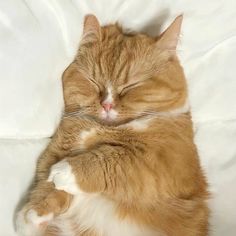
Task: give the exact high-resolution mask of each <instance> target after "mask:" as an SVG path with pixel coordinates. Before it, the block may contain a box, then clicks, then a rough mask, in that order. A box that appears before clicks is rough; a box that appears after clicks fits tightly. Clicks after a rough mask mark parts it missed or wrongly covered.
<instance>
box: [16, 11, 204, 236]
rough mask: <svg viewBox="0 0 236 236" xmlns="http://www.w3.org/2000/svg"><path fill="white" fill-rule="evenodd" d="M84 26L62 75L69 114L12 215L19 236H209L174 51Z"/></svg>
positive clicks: (170, 40) (172, 36)
mask: <svg viewBox="0 0 236 236" xmlns="http://www.w3.org/2000/svg"><path fill="white" fill-rule="evenodd" d="M182 18H183V17H182V16H178V17H177V18H176V19H175V20H174V22H173V23H172V24H171V25H170V26H169V27H168V28H167V29H166V30H165V31H164V32H163V33H162V34H161V35H160V36H158V37H156V38H154V37H149V36H148V35H145V34H142V33H125V32H123V30H122V28H121V27H120V26H119V25H118V24H113V25H112V24H111V25H106V26H103V27H102V26H100V23H99V21H98V19H97V18H96V17H95V16H94V15H87V16H86V17H85V19H84V29H83V34H82V39H81V42H80V46H79V50H78V53H77V55H76V57H75V59H74V61H73V62H72V63H71V65H69V67H68V68H67V69H66V71H65V72H64V74H63V88H64V100H65V115H64V116H63V118H62V121H61V123H60V125H59V127H58V129H57V131H56V133H55V135H54V136H53V138H52V140H51V142H50V143H49V145H48V147H47V148H46V150H45V151H44V153H43V154H42V155H41V157H40V158H39V160H38V163H37V171H36V177H35V183H34V187H33V189H32V191H31V192H30V193H29V196H28V201H27V203H26V204H25V206H24V207H23V208H22V209H21V210H20V211H19V212H18V214H17V220H16V226H17V232H18V234H19V235H22V236H37V235H40V236H49V235H50V236H56V235H57V236H62V235H63V236H80V235H81V236H149V235H150V236H152V235H155V236H156V235H159V236H160V235H163V236H164V235H165V236H206V235H208V218H209V208H208V206H207V200H208V198H209V193H208V190H207V189H208V185H207V181H206V178H205V176H204V174H203V171H202V170H201V167H200V162H199V158H198V153H197V150H196V147H195V144H194V142H193V129H192V121H191V115H190V112H189V106H188V103H187V100H188V98H187V85H186V80H185V76H184V72H183V69H182V67H181V65H180V63H179V60H178V58H177V53H176V47H177V43H178V39H179V34H180V29H181V23H182Z"/></svg>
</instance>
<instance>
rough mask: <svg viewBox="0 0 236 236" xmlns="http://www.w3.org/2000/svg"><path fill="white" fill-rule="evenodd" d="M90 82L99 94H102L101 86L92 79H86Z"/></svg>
mask: <svg viewBox="0 0 236 236" xmlns="http://www.w3.org/2000/svg"><path fill="white" fill-rule="evenodd" d="M86 79H87V80H88V81H89V82H91V84H93V85H94V86H95V87H96V90H97V92H98V93H100V91H101V88H100V86H99V84H98V83H97V82H96V81H95V80H94V79H92V78H86Z"/></svg>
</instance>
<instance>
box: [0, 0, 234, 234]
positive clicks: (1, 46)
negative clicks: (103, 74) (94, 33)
mask: <svg viewBox="0 0 236 236" xmlns="http://www.w3.org/2000/svg"><path fill="white" fill-rule="evenodd" d="M87 13H94V14H95V15H96V16H97V17H98V18H99V20H100V22H101V23H102V24H106V23H113V22H116V21H118V22H119V23H121V24H122V25H123V26H124V28H126V29H132V30H136V31H141V32H145V33H148V34H151V35H158V34H159V33H160V32H161V31H162V30H163V29H165V27H167V25H169V24H170V22H171V21H172V20H173V19H174V18H175V17H176V16H177V15H179V14H184V21H183V26H182V36H181V39H180V44H179V47H178V55H179V57H180V60H181V63H182V65H183V67H184V68H185V74H186V77H187V81H188V87H189V102H190V105H191V110H192V117H193V122H194V129H195V142H196V144H197V147H198V150H199V154H200V158H201V163H202V166H203V168H204V170H205V173H206V175H207V177H208V180H209V184H210V190H211V192H212V198H211V199H210V200H209V205H210V208H211V212H212V213H211V218H210V224H211V232H210V235H211V236H222V235H225V236H235V235H236V184H235V183H236V64H235V62H236V59H235V55H236V20H235V17H236V1H234V0H227V1H224V0H209V1H203V0H199V1H194V0H182V1H175V0H149V1H143V0H113V1H109V0H100V1H92V0H85V1H79V0H70V1H66V0H62V1H61V0H60V1H59V0H50V1H47V0H41V1H37V0H8V1H0V72H1V78H0V163H1V164H0V236H14V235H15V233H14V224H13V222H14V212H15V209H16V208H17V206H18V203H19V202H20V201H21V200H22V197H23V196H24V194H25V193H26V191H27V189H28V188H29V186H30V184H31V181H32V178H33V175H34V171H35V164H36V161H37V158H38V156H39V155H40V153H41V152H42V151H43V149H44V148H45V147H46V145H47V144H48V142H49V141H50V137H51V136H52V135H53V133H54V131H55V128H56V127H57V125H58V123H59V120H60V117H61V115H62V112H63V94H62V84H61V75H62V73H63V71H64V70H65V68H66V67H67V66H68V64H69V63H70V62H71V61H72V60H73V57H74V55H75V53H76V50H77V48H78V43H79V40H80V36H81V30H82V24H83V17H84V15H85V14H87Z"/></svg>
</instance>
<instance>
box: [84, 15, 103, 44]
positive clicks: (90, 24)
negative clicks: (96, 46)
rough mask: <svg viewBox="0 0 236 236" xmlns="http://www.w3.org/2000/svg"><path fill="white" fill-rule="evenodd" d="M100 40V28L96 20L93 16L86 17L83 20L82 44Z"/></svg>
mask: <svg viewBox="0 0 236 236" xmlns="http://www.w3.org/2000/svg"><path fill="white" fill-rule="evenodd" d="M100 38H101V26H100V24H99V22H98V19H97V17H96V16H94V15H91V14H89V15H86V16H85V18H84V29H83V35H82V40H81V41H82V44H84V43H92V42H96V41H98V40H100Z"/></svg>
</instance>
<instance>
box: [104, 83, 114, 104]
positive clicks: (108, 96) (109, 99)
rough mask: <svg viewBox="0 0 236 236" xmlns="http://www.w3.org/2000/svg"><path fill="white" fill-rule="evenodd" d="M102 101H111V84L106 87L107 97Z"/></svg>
mask: <svg viewBox="0 0 236 236" xmlns="http://www.w3.org/2000/svg"><path fill="white" fill-rule="evenodd" d="M103 102H104V103H113V88H112V86H111V85H108V87H107V97H106V98H105V100H104V101H103Z"/></svg>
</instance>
